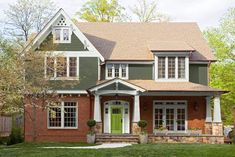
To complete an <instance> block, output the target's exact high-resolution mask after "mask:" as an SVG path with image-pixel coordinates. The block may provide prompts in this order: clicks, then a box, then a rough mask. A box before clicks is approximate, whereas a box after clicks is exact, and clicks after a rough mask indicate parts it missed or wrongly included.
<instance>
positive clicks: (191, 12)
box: [0, 0, 235, 30]
mask: <svg viewBox="0 0 235 157" xmlns="http://www.w3.org/2000/svg"><path fill="white" fill-rule="evenodd" d="M86 1H87V0H54V2H55V3H56V4H57V6H58V7H59V8H63V9H64V10H65V11H66V12H67V13H68V14H69V15H70V17H73V16H74V14H75V13H76V11H78V10H79V9H80V7H81V6H82V4H83V3H84V2H86ZM15 2H16V0H0V22H2V21H3V20H4V10H7V9H8V4H14V3H15ZM119 3H120V4H121V5H122V6H124V7H125V8H126V9H127V12H128V13H130V9H129V8H131V7H132V6H133V5H135V4H136V3H137V0H119ZM230 7H235V0H158V10H159V12H161V13H164V14H167V15H169V16H170V17H171V18H172V21H176V22H197V23H198V25H199V27H200V29H201V30H204V29H206V28H208V27H216V26H218V24H219V20H220V19H221V17H222V16H223V15H224V13H226V11H227V9H228V8H230Z"/></svg>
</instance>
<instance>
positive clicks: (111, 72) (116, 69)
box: [106, 63, 128, 79]
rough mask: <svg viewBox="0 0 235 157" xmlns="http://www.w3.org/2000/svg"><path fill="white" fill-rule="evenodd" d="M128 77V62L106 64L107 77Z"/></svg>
mask: <svg viewBox="0 0 235 157" xmlns="http://www.w3.org/2000/svg"><path fill="white" fill-rule="evenodd" d="M115 77H118V78H122V79H128V65H127V64H118V63H115V64H110V63H109V64H106V79H112V78H115Z"/></svg>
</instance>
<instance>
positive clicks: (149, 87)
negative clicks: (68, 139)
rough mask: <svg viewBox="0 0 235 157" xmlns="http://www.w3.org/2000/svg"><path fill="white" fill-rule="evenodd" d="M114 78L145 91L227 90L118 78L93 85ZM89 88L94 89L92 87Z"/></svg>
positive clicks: (198, 85)
mask: <svg viewBox="0 0 235 157" xmlns="http://www.w3.org/2000/svg"><path fill="white" fill-rule="evenodd" d="M114 80H121V82H126V83H127V84H128V85H134V86H135V87H138V88H139V89H142V90H143V91H145V92H215V93H220V94H223V93H226V92H228V91H225V90H221V89H217V88H212V87H209V86H206V85H202V84H197V83H192V82H156V81H155V80H122V79H119V78H116V79H112V80H104V81H98V82H97V84H96V86H95V87H100V86H101V85H106V84H107V85H108V84H109V83H111V82H113V81H114ZM91 89H94V87H92V88H90V90H91ZM143 91H142V92H143Z"/></svg>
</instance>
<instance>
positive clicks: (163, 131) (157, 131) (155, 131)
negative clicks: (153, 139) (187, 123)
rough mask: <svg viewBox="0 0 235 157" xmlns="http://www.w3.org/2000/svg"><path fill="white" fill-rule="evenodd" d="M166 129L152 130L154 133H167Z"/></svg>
mask: <svg viewBox="0 0 235 157" xmlns="http://www.w3.org/2000/svg"><path fill="white" fill-rule="evenodd" d="M167 132H168V130H154V131H153V133H154V135H167Z"/></svg>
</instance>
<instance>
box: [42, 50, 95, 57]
mask: <svg viewBox="0 0 235 157" xmlns="http://www.w3.org/2000/svg"><path fill="white" fill-rule="evenodd" d="M47 54H49V56H52V57H53V56H55V57H57V56H58V57H59V56H68V57H99V56H97V55H96V54H95V53H94V52H92V51H46V56H47Z"/></svg>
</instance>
